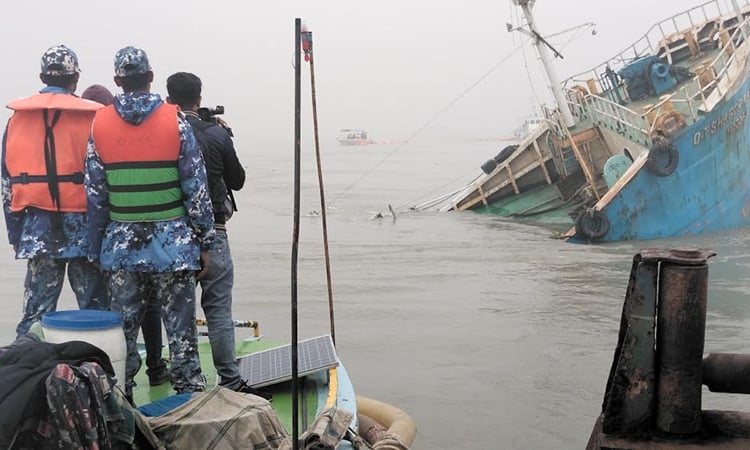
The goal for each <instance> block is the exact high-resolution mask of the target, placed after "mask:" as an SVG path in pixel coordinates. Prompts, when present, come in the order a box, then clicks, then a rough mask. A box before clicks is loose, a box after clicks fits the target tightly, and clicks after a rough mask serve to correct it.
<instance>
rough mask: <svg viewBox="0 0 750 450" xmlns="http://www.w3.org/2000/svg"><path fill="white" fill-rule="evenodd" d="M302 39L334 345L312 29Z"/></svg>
mask: <svg viewBox="0 0 750 450" xmlns="http://www.w3.org/2000/svg"><path fill="white" fill-rule="evenodd" d="M302 39H303V40H304V41H305V42H306V43H307V44H306V45H307V49H306V50H305V57H306V59H307V58H309V60H310V85H311V92H312V114H313V130H314V135H315V161H316V163H317V167H318V187H319V190H320V217H321V219H322V221H323V222H322V225H323V252H324V254H325V260H326V282H327V285H328V314H329V322H330V325H331V340H332V341H333V344H334V345H336V325H335V322H334V315H333V287H332V283H331V258H330V255H329V252H328V219H327V215H326V194H325V189H324V188H323V167H322V164H321V162H320V139H319V134H318V102H317V97H316V95H315V64H314V56H315V53H314V52H313V39H312V31H305V32H303V33H302Z"/></svg>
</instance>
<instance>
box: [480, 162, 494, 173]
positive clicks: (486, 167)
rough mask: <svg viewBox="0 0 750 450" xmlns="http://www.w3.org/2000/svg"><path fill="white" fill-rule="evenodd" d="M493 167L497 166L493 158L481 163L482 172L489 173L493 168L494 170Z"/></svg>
mask: <svg viewBox="0 0 750 450" xmlns="http://www.w3.org/2000/svg"><path fill="white" fill-rule="evenodd" d="M495 167H497V163H496V162H495V160H494V159H488V160H487V161H486V162H485V163H484V164H482V172H484V173H486V174H487V175H489V174H491V173H492V171H493V170H495Z"/></svg>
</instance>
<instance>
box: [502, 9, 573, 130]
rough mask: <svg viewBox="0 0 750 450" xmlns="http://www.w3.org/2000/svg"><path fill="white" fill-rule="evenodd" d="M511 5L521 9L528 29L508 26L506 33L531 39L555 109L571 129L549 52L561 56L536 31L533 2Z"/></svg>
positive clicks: (565, 104) (567, 109)
mask: <svg viewBox="0 0 750 450" xmlns="http://www.w3.org/2000/svg"><path fill="white" fill-rule="evenodd" d="M513 3H515V4H516V5H518V6H520V7H521V10H522V11H523V15H524V16H525V17H526V23H527V24H528V26H529V29H528V30H525V29H523V28H520V27H518V28H512V27H510V26H509V27H508V31H519V32H521V33H524V34H526V35H528V36H530V37H531V38H532V41H533V42H534V46H535V47H536V50H537V53H539V59H541V60H542V65H543V66H544V71H545V72H546V73H547V79H548V80H549V84H550V89H551V90H552V95H553V96H554V97H555V102H556V103H557V107H558V109H559V110H560V115H561V116H562V118H563V122H565V126H567V127H568V128H570V127H573V126H575V124H576V121H575V118H574V117H573V113H572V112H571V111H570V106H569V105H568V101H567V100H566V99H565V93H564V92H563V89H562V85H561V84H560V79H559V78H558V76H557V72H556V71H555V67H554V65H553V57H552V55H550V50H552V51H553V52H554V53H555V56H557V57H559V58H562V55H561V54H560V52H558V51H557V50H555V48H554V47H552V45H550V43H549V42H547V41H546V40H545V39H544V37H542V35H541V34H540V33H539V31H538V30H537V27H536V22H535V21H534V15H533V14H532V12H531V8H532V7H533V6H534V3H535V0H513Z"/></svg>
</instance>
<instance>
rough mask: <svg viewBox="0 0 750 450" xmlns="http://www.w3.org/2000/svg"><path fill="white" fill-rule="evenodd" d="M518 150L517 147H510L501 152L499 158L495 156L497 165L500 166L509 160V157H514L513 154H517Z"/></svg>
mask: <svg viewBox="0 0 750 450" xmlns="http://www.w3.org/2000/svg"><path fill="white" fill-rule="evenodd" d="M517 148H518V146H517V145H509V146H507V147H505V148H504V149H502V150H500V153H498V154H497V156H495V157H494V158H493V159H494V160H495V162H496V163H498V164H500V163H501V162H503V161H505V160H506V159H508V157H509V156H510V155H512V154H513V152H515V151H516V149H517Z"/></svg>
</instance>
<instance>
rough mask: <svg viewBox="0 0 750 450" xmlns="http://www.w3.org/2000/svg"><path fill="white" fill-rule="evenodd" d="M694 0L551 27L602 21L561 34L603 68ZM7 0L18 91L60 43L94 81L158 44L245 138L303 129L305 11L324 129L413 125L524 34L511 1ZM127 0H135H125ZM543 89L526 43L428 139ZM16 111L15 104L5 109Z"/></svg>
mask: <svg viewBox="0 0 750 450" xmlns="http://www.w3.org/2000/svg"><path fill="white" fill-rule="evenodd" d="M740 2H741V3H744V2H745V0H740ZM698 4H700V2H696V1H686V0H664V1H654V0H629V1H627V2H625V1H620V0H618V1H613V0H539V1H538V3H537V5H536V7H535V13H536V16H537V21H538V23H539V25H540V27H541V29H542V31H543V34H552V33H555V32H557V31H560V30H563V29H566V28H569V27H572V26H575V25H578V24H582V23H584V22H589V21H591V22H595V23H596V25H597V27H596V29H597V35H596V36H591V35H590V33H585V34H580V35H579V36H578V37H577V39H575V40H573V41H571V42H566V41H567V39H568V37H570V35H568V36H563V37H559V38H555V39H553V40H552V42H553V43H554V44H556V45H558V46H560V48H562V53H563V54H564V56H565V59H564V60H557V62H558V66H557V67H558V71H559V74H560V76H561V77H562V78H565V77H567V76H569V75H572V74H573V73H577V72H580V71H582V70H584V69H587V68H590V67H593V66H594V65H596V64H598V63H599V62H601V61H602V60H604V59H605V58H607V57H610V56H613V55H614V54H615V53H618V52H619V51H621V50H622V49H624V48H625V47H626V46H627V45H629V44H630V43H631V42H632V41H634V40H635V39H637V38H638V37H640V36H641V35H642V34H643V33H645V32H646V31H647V29H648V28H649V27H650V26H651V25H652V23H653V22H654V21H656V20H658V19H663V18H666V17H668V16H670V15H672V14H675V13H677V12H679V11H682V10H683V9H686V8H688V7H690V6H695V5H698ZM46 5H47V4H46V3H44V2H11V3H8V4H6V5H5V6H4V14H3V23H2V26H0V39H2V42H4V45H3V49H4V50H3V53H4V54H3V67H4V70H5V74H4V83H3V84H2V86H1V87H0V98H2V99H4V100H3V101H7V100H10V99H13V98H16V97H22V96H26V95H29V94H31V93H33V92H34V91H35V90H37V89H39V88H40V87H41V84H40V82H39V80H38V72H39V58H40V56H41V54H42V53H43V52H44V50H45V49H46V48H48V47H50V46H52V45H56V44H60V43H64V44H66V45H68V46H70V47H71V48H73V49H74V50H75V51H76V52H77V53H78V56H79V58H80V61H81V66H82V69H83V73H82V76H81V82H80V83H79V89H78V93H80V92H82V91H83V89H84V88H85V87H86V86H88V85H89V84H92V83H101V84H105V85H106V86H108V87H110V88H112V89H114V84H113V82H112V71H113V69H112V59H113V56H114V54H115V52H116V51H117V50H118V49H119V48H121V47H123V46H126V45H135V46H139V47H142V48H143V49H145V50H146V51H147V53H148V55H149V57H150V59H151V63H152V65H153V68H154V72H155V74H156V80H155V85H154V87H153V90H154V91H156V92H160V93H164V91H165V87H164V83H165V79H166V77H167V76H168V75H169V74H170V73H172V72H175V71H180V70H185V71H192V72H195V73H197V74H198V75H199V76H200V77H201V78H202V79H203V81H204V105H215V104H223V105H224V106H225V107H226V119H227V120H228V121H229V122H230V123H231V125H232V126H233V127H234V128H235V130H237V132H238V134H239V135H241V136H242V140H243V142H244V143H245V144H248V143H249V144H251V145H274V144H276V143H277V142H278V143H284V142H289V141H290V140H291V137H292V133H293V101H294V84H293V80H294V70H293V67H292V61H293V53H294V19H295V17H300V18H302V19H303V20H304V21H305V23H306V24H307V25H308V26H309V28H310V29H311V30H312V31H313V38H314V43H315V49H316V51H315V75H316V82H317V98H318V110H319V122H320V128H321V134H322V135H323V136H335V135H336V134H337V132H338V130H339V129H340V128H365V129H368V130H370V134H371V135H372V136H373V137H375V138H379V139H398V138H404V137H406V136H409V135H410V134H412V133H414V132H415V131H416V130H418V129H419V128H420V127H421V126H422V125H423V124H424V123H426V122H428V121H429V120H430V119H431V118H433V117H434V116H435V115H436V114H437V113H438V112H439V111H441V110H442V109H443V108H444V107H445V106H446V105H448V104H449V103H450V102H451V101H453V100H454V99H455V98H456V97H457V96H458V95H459V94H461V92H463V91H464V90H466V89H467V88H469V86H471V85H472V84H473V83H475V82H476V81H477V80H479V79H480V78H481V77H482V76H483V75H485V74H486V73H487V72H488V71H489V70H490V69H491V68H492V67H493V66H495V65H496V64H497V63H498V62H499V61H501V60H502V59H503V58H504V57H506V56H507V55H508V54H509V53H510V52H511V51H512V50H513V49H514V48H515V47H516V46H517V45H518V43H519V42H520V36H519V35H518V34H517V33H508V32H507V30H506V26H505V23H506V22H514V23H517V21H516V16H517V14H518V13H517V11H516V7H514V6H512V5H511V2H510V1H509V0H493V1H489V0H467V1H453V2H449V1H444V0H432V1H426V0H411V1H405V0H400V1H394V0H381V1H369V2H364V1H353V0H349V1H342V0H336V1H326V0H318V1H312V0H308V1H304V2H303V1H297V0H294V1H287V0H284V1H239V0H238V1H223V2H220V1H217V2H206V1H195V0H182V1H176V0H154V1H148V2H147V1H143V0H131V1H128V2H119V3H114V2H107V1H90V0H86V1H76V2H68V3H67V4H66V5H67V6H66V7H64V8H63V7H61V6H60V5H61V4H58V3H55V4H53V3H51V2H50V3H49V6H46ZM116 5H121V6H120V7H117V6H116ZM526 55H527V58H528V64H529V68H530V70H531V71H532V73H533V75H532V79H533V80H534V82H535V87H536V91H537V94H538V95H540V96H544V97H545V98H549V95H548V94H547V90H546V88H545V84H544V81H543V80H544V79H543V78H542V76H541V72H540V65H539V62H538V60H537V58H536V54H535V53H533V49H531V47H530V46H528V47H526ZM303 74H304V78H303V86H304V87H305V89H306V90H305V91H304V93H303V101H304V103H303V114H304V116H303V126H304V127H305V129H306V130H307V131H308V132H309V128H310V124H311V123H312V118H311V114H310V93H309V84H310V80H309V75H308V71H307V69H306V68H305V71H304V72H303ZM533 95H534V94H533V92H532V89H531V87H530V83H529V77H528V76H527V72H526V69H525V67H524V59H523V54H522V53H521V52H517V53H516V54H515V55H514V56H513V57H512V58H510V59H508V60H507V62H506V63H505V64H504V65H503V66H501V67H500V68H498V69H497V70H495V71H494V72H493V73H492V74H491V75H490V76H488V77H487V78H486V79H485V80H484V81H483V82H482V83H480V84H479V85H478V86H477V87H475V88H474V89H472V90H471V91H470V92H469V93H468V94H467V95H466V96H464V97H463V98H462V99H461V100H460V101H459V102H457V103H456V104H455V105H454V106H453V107H451V108H450V109H448V110H447V111H446V113H445V114H444V115H442V116H441V117H440V119H438V120H436V121H435V122H434V123H432V124H431V125H430V126H429V127H428V128H426V129H425V130H424V132H422V133H421V134H420V136H419V137H420V138H430V137H431V136H433V137H435V136H437V137H440V136H451V137H457V138H474V137H489V136H498V135H504V134H508V132H509V131H510V130H511V129H512V128H514V127H515V126H516V125H517V124H518V123H519V120H520V118H521V117H522V116H524V115H526V114H527V113H528V112H530V109H531V100H532V98H533ZM6 117H7V112H5V113H4V116H2V119H3V120H4V119H5V118H6Z"/></svg>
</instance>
